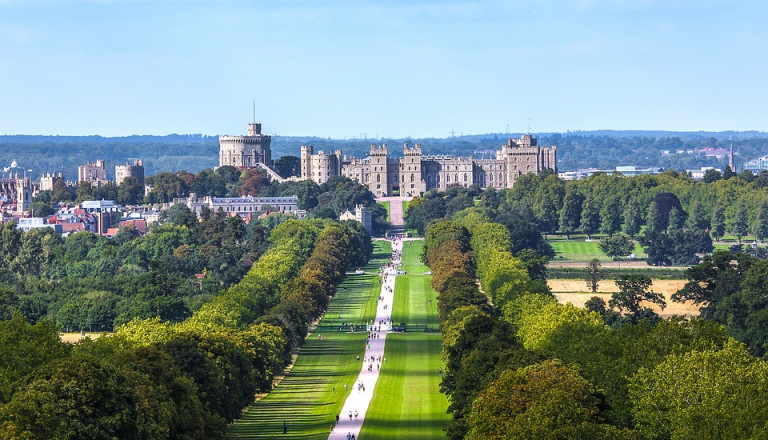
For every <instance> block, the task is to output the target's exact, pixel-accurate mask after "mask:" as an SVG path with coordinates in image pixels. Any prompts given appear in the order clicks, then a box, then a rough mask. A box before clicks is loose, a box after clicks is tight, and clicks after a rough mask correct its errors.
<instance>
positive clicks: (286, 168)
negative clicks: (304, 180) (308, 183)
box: [275, 155, 301, 178]
mask: <svg viewBox="0 0 768 440" xmlns="http://www.w3.org/2000/svg"><path fill="white" fill-rule="evenodd" d="M275 171H277V174H279V175H280V177H283V178H288V177H290V176H301V159H299V158H298V157H296V156H290V155H288V156H280V157H279V158H277V160H276V161H275Z"/></svg>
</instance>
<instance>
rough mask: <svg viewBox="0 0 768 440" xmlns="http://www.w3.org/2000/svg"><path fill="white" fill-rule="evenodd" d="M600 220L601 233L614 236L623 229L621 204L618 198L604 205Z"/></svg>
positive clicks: (610, 199)
mask: <svg viewBox="0 0 768 440" xmlns="http://www.w3.org/2000/svg"><path fill="white" fill-rule="evenodd" d="M600 218H601V222H600V232H602V233H603V234H607V235H613V233H614V232H616V231H618V230H620V229H621V203H620V202H619V199H618V197H610V198H608V199H607V200H606V201H605V202H604V203H603V207H602V209H601V210H600Z"/></svg>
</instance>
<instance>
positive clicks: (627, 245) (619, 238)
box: [600, 233, 635, 259]
mask: <svg viewBox="0 0 768 440" xmlns="http://www.w3.org/2000/svg"><path fill="white" fill-rule="evenodd" d="M634 248H635V242H634V241H633V240H632V239H631V238H630V237H629V236H628V235H626V234H622V233H618V234H614V235H613V236H612V237H605V238H603V239H602V240H600V250H601V251H603V253H604V254H605V255H607V256H609V257H611V258H613V259H616V258H618V257H623V256H627V255H629V254H631V253H632V250H633V249H634Z"/></svg>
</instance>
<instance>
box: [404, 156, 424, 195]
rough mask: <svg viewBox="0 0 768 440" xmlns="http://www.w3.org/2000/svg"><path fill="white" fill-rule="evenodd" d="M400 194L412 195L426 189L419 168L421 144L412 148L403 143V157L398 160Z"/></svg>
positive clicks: (419, 193)
mask: <svg viewBox="0 0 768 440" xmlns="http://www.w3.org/2000/svg"><path fill="white" fill-rule="evenodd" d="M400 180H401V181H400V195H404V196H406V197H414V196H418V195H421V194H422V193H423V192H425V191H426V190H427V184H426V183H425V182H424V178H423V174H422V169H421V144H416V145H414V146H413V148H411V147H409V146H408V143H407V142H406V143H404V144H403V158H402V159H401V161H400Z"/></svg>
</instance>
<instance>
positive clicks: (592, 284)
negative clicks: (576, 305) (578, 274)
mask: <svg viewBox="0 0 768 440" xmlns="http://www.w3.org/2000/svg"><path fill="white" fill-rule="evenodd" d="M584 270H585V275H586V278H585V280H586V281H587V289H590V292H592V293H595V292H597V287H598V283H600V280H602V279H603V278H604V277H605V273H604V271H603V268H602V264H600V260H598V259H597V258H593V259H591V260H589V263H587V265H586V266H585V267H584Z"/></svg>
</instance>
